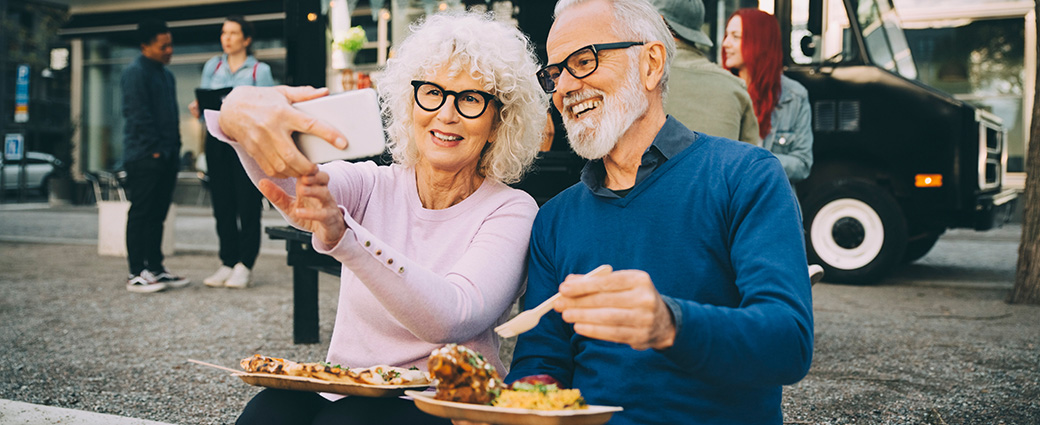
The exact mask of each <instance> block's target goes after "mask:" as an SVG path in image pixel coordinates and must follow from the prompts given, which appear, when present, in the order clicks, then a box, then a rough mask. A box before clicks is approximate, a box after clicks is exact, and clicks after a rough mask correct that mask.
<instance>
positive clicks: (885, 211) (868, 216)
mask: <svg viewBox="0 0 1040 425" xmlns="http://www.w3.org/2000/svg"><path fill="white" fill-rule="evenodd" d="M815 192H816V193H813V194H811V195H810V196H809V197H808V201H807V202H806V208H805V212H806V215H805V220H806V223H805V228H806V230H807V231H808V233H809V234H808V241H807V244H806V245H807V248H808V251H809V252H808V254H809V262H810V263H818V264H821V265H823V268H824V270H825V271H826V273H825V275H826V276H827V280H828V281H831V282H841V283H851V284H859V285H862V284H869V283H874V282H876V281H878V280H880V279H881V278H883V277H884V276H885V275H886V274H888V273H889V272H890V271H892V269H893V267H895V266H896V265H898V264H899V262H900V260H902V259H903V253H904V251H905V250H906V239H907V229H906V220H905V219H904V218H903V212H902V209H901V208H900V207H899V204H898V203H897V202H896V200H895V199H894V198H892V196H891V195H889V194H888V192H887V191H885V190H884V189H882V188H881V187H880V186H878V185H876V184H873V183H871V182H867V181H863V180H839V181H836V182H832V183H829V184H826V185H824V186H822V187H820V188H818V189H817V190H816V191H815Z"/></svg>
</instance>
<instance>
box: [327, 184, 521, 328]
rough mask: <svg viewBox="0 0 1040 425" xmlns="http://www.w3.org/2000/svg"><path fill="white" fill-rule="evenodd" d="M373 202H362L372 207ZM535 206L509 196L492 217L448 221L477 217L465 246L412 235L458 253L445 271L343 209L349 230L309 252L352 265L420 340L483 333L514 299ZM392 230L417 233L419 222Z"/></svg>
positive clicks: (464, 222)
mask: <svg viewBox="0 0 1040 425" xmlns="http://www.w3.org/2000/svg"><path fill="white" fill-rule="evenodd" d="M329 172H330V176H331V179H332V180H337V179H338V177H337V176H336V174H335V171H332V170H330V171H329ZM412 178H414V177H412ZM338 187H339V186H337V188H338ZM507 190H509V189H507ZM510 191H511V190H510ZM337 192H338V190H334V191H333V196H335V197H336V198H337V201H338V200H339V199H341V198H346V197H348V196H349V192H351V190H350V188H347V189H346V190H343V191H342V192H341V193H337ZM512 192H515V191H512ZM396 196H409V194H397V195H396ZM471 196H475V195H471ZM338 203H340V204H341V205H346V206H347V208H346V210H347V211H349V210H351V209H352V208H351V207H350V206H349V205H350V204H351V202H350V201H347V202H338ZM371 203H372V201H370V202H369V205H368V208H372V206H371ZM474 210H480V208H475V209H474ZM536 212H537V206H536V205H535V203H534V201H533V200H532V199H530V197H528V196H526V195H523V197H512V198H510V199H509V200H507V201H504V202H502V203H501V205H499V206H498V207H497V208H495V209H494V210H493V212H492V213H491V214H490V215H486V216H481V215H479V214H468V213H465V214H461V215H459V216H458V217H456V218H454V219H453V221H454V223H452V224H450V225H457V226H459V227H460V230H462V229H461V228H462V227H468V226H472V225H473V224H474V221H475V222H477V223H479V230H478V231H477V232H476V233H475V235H474V236H473V238H472V240H471V241H470V242H469V244H468V245H466V246H438V245H437V242H436V241H430V240H425V241H423V240H419V241H417V243H419V244H423V245H424V248H423V249H434V250H436V249H452V250H461V251H462V253H461V255H460V256H458V260H457V261H456V262H455V263H454V264H451V265H450V266H449V267H447V270H448V271H447V272H446V273H437V272H434V271H433V270H432V267H431V266H432V265H427V264H422V263H420V262H417V261H414V260H413V259H411V258H409V256H407V255H405V254H404V249H403V247H395V246H390V245H389V244H388V243H386V242H385V241H383V240H382V239H381V238H379V237H377V236H376V235H375V234H373V232H371V231H370V230H368V229H366V228H365V227H364V226H362V225H361V224H359V223H358V222H357V221H356V220H355V219H354V218H353V217H351V214H345V215H344V220H345V221H346V223H347V227H348V230H347V232H346V233H345V234H344V236H343V238H342V239H341V240H340V243H339V244H338V245H337V246H334V247H328V246H323V245H322V244H321V242H320V241H317V240H315V241H313V244H314V248H315V250H317V251H318V252H322V253H327V254H328V255H331V256H332V257H334V258H336V259H337V260H339V261H340V262H342V263H343V265H344V266H345V267H346V268H348V269H350V271H351V272H352V273H353V274H354V275H355V276H357V278H358V280H360V281H361V282H362V283H363V284H364V285H365V286H366V287H367V288H368V289H369V290H370V291H371V292H372V294H373V295H374V296H375V297H376V299H378V300H379V302H380V303H381V304H382V305H383V306H384V308H386V309H387V311H389V313H390V314H391V315H393V317H394V318H395V319H397V320H398V321H400V323H401V324H402V325H403V326H404V327H405V328H407V329H408V330H409V331H410V332H411V333H412V334H413V335H415V336H416V337H418V338H419V339H422V340H424V341H427V342H432V343H448V342H458V341H466V340H469V339H472V338H473V337H475V336H476V335H478V334H479V333H481V332H487V331H488V329H489V328H490V327H492V325H494V323H495V321H496V320H497V319H498V318H499V317H500V316H501V315H502V313H503V312H504V311H506V310H507V309H508V307H509V304H511V303H512V301H513V300H514V299H515V298H516V296H517V293H518V289H519V283H520V282H522V280H523V275H524V260H525V259H526V253H527V247H528V237H529V235H530V231H531V223H532V221H533V220H534V215H535V213H536ZM406 213H407V212H406ZM384 231H385V229H384ZM395 231H400V232H412V233H414V234H422V233H423V229H420V228H411V229H396V230H395ZM416 238H417V239H418V238H421V237H419V236H416Z"/></svg>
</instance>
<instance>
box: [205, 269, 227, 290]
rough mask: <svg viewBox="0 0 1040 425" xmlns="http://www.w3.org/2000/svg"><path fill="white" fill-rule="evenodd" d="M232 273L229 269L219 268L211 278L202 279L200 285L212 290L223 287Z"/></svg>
mask: <svg viewBox="0 0 1040 425" xmlns="http://www.w3.org/2000/svg"><path fill="white" fill-rule="evenodd" d="M232 271H234V269H232V268H231V267H228V266H220V268H219V269H217V272H216V273H213V276H210V277H207V278H205V279H202V283H204V284H205V285H206V286H209V287H213V288H220V287H223V286H224V282H227V280H228V278H229V277H231V272H232Z"/></svg>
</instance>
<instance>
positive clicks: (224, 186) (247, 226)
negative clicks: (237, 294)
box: [206, 134, 263, 268]
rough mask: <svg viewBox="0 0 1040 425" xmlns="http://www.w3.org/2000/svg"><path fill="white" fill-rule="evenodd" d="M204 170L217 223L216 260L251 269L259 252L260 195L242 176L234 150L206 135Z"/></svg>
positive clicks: (251, 183)
mask: <svg viewBox="0 0 1040 425" xmlns="http://www.w3.org/2000/svg"><path fill="white" fill-rule="evenodd" d="M206 168H207V174H208V176H209V194H210V199H211V200H212V203H213V217H214V218H216V220H217V237H218V238H219V239H220V261H221V262H222V263H224V265H225V266H228V267H233V266H234V265H235V264H237V263H242V264H243V265H245V266H246V267H249V268H253V264H255V263H256V256H257V255H258V254H259V253H260V213H261V211H262V210H263V195H261V194H260V191H259V190H257V189H256V186H254V185H253V182H252V181H250V180H249V176H248V175H246V170H245V169H243V168H242V163H241V162H239V160H238V155H237V154H235V149H234V148H232V147H231V146H229V145H228V144H227V143H224V142H221V141H220V140H217V139H215V138H213V137H212V136H210V135H208V134H207V135H206Z"/></svg>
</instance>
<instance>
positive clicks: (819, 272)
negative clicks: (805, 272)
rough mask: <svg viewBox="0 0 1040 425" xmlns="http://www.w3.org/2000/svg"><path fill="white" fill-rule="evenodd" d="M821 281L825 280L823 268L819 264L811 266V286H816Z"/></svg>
mask: <svg viewBox="0 0 1040 425" xmlns="http://www.w3.org/2000/svg"><path fill="white" fill-rule="evenodd" d="M820 279H823V267H821V266H820V265H819V264H810V265H809V286H812V285H815V284H816V282H819V281H820Z"/></svg>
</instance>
